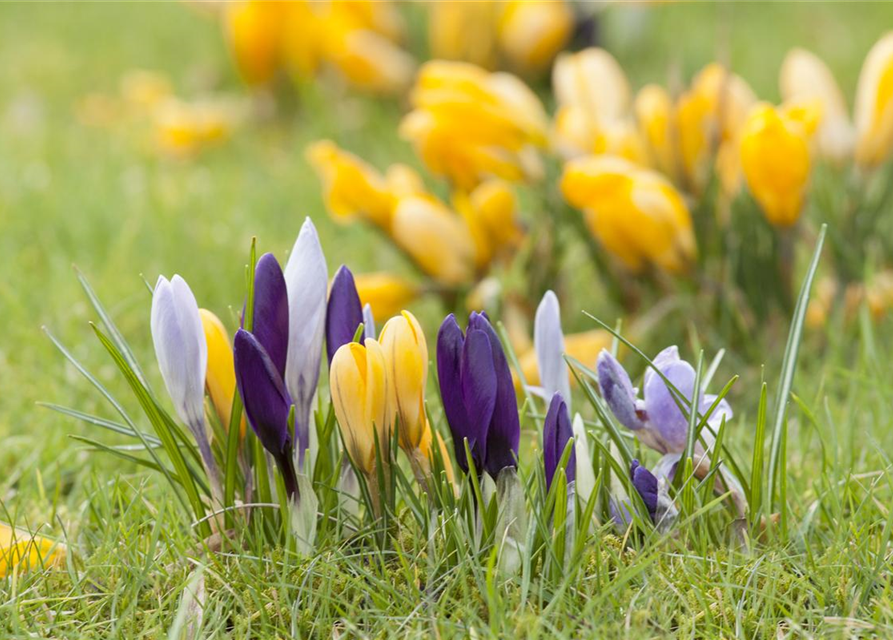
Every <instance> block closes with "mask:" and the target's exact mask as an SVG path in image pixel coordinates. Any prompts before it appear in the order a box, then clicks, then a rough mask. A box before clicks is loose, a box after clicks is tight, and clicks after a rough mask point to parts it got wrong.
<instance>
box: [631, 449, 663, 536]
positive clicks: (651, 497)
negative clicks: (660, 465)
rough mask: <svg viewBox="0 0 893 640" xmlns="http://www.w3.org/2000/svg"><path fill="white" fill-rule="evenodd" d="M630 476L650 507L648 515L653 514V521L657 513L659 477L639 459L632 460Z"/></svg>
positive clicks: (646, 504) (643, 499) (643, 500)
mask: <svg viewBox="0 0 893 640" xmlns="http://www.w3.org/2000/svg"><path fill="white" fill-rule="evenodd" d="M629 477H630V479H631V480H632V482H633V486H634V487H635V488H636V491H638V492H639V495H640V496H642V502H644V503H645V506H646V507H647V508H648V515H650V516H651V520H652V522H653V521H654V516H655V514H656V513H657V478H655V477H654V474H653V473H651V472H650V471H648V469H646V468H645V467H643V466H642V465H641V464H639V461H638V460H633V461H632V464H631V465H630V468H629Z"/></svg>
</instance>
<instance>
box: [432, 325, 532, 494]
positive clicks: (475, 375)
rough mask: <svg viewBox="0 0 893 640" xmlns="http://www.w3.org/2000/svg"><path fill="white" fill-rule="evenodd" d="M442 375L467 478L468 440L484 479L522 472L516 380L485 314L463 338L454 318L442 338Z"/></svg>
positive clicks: (444, 397)
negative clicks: (518, 468)
mask: <svg viewBox="0 0 893 640" xmlns="http://www.w3.org/2000/svg"><path fill="white" fill-rule="evenodd" d="M437 374H438V378H439V380H440V396H441V399H442V400H443V408H444V413H445V414H446V418H447V422H448V423H449V425H450V430H451V431H452V434H453V444H454V445H455V448H456V460H457V462H458V463H459V466H460V467H461V468H462V470H463V471H465V472H466V473H467V472H468V461H467V457H466V454H465V444H464V440H466V439H467V440H468V445H469V448H470V450H471V454H472V459H473V461H474V464H475V467H476V469H477V470H478V472H479V473H481V472H483V471H487V472H488V473H489V474H490V475H491V476H493V477H494V478H495V477H496V476H497V475H498V474H499V472H500V471H501V470H502V469H503V468H506V467H512V468H514V467H516V466H517V458H518V442H519V440H520V436H521V432H520V429H521V426H520V421H519V420H518V405H517V399H516V397H515V388H514V385H513V384H512V374H511V371H510V370H509V366H508V362H507V361H506V358H505V353H504V352H503V350H502V345H501V344H500V342H499V338H498V336H497V335H496V332H495V331H494V330H493V327H492V326H490V322H489V321H488V320H487V317H486V316H484V315H483V314H479V313H472V314H471V316H470V317H469V319H468V331H467V333H466V334H464V335H463V333H462V330H461V329H460V328H459V325H458V323H457V322H456V318H455V316H454V315H453V314H450V315H448V316H447V317H446V319H445V320H444V321H443V324H442V325H441V327H440V331H439V333H438V335H437Z"/></svg>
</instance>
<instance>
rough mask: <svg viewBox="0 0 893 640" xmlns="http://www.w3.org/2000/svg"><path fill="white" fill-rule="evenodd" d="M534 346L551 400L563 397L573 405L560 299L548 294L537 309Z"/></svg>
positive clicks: (544, 386)
mask: <svg viewBox="0 0 893 640" xmlns="http://www.w3.org/2000/svg"><path fill="white" fill-rule="evenodd" d="M533 344H534V349H535V351H536V362H537V369H538V370H539V383H540V387H542V390H543V392H544V393H545V396H546V397H547V398H551V397H552V395H553V394H555V393H559V394H561V397H562V399H563V400H564V401H565V402H570V397H571V388H570V380H569V378H568V376H569V375H570V374H569V372H568V369H567V363H566V362H565V361H564V354H565V349H564V332H563V331H562V330H561V308H560V306H559V304H558V296H556V295H555V293H554V292H553V291H547V292H546V294H545V295H544V296H543V299H542V300H541V301H540V304H539V306H538V307H537V309H536V318H535V320H534V324H533Z"/></svg>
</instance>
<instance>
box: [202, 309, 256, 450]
mask: <svg viewBox="0 0 893 640" xmlns="http://www.w3.org/2000/svg"><path fill="white" fill-rule="evenodd" d="M199 314H200V315H201V318H202V326H203V327H204V329H205V341H206V342H207V343H208V371H207V374H206V376H205V388H207V390H208V395H209V396H211V403H212V404H213V405H214V410H215V411H216V412H217V417H218V418H220V424H222V425H223V426H224V427H228V426H229V421H230V416H231V415H232V409H233V396H234V394H235V392H236V372H235V367H234V364H233V349H232V346H231V345H230V341H229V333H228V332H227V330H226V327H224V326H223V323H222V322H221V321H220V318H218V317H217V316H215V315H214V314H213V313H211V312H210V311H208V310H207V309H199ZM240 431H241V434H242V435H243V436H244V435H245V422H244V420H243V421H242V427H241V430H240Z"/></svg>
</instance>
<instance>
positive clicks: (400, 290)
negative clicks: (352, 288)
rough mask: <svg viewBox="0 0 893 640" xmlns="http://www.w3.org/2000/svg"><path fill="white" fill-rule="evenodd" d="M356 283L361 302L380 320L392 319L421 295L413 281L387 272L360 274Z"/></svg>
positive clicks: (356, 277)
mask: <svg viewBox="0 0 893 640" xmlns="http://www.w3.org/2000/svg"><path fill="white" fill-rule="evenodd" d="M354 281H355V283H356V285H357V293H359V294H360V302H362V303H363V305H368V306H369V307H370V308H371V311H372V313H374V314H375V315H376V316H377V317H379V318H390V317H391V316H394V315H396V314H398V313H400V310H401V309H403V308H405V307H406V306H407V305H408V304H409V303H410V302H412V301H413V300H415V298H416V297H417V296H418V295H419V293H420V291H419V287H418V286H417V285H416V284H415V283H413V282H412V281H410V280H407V279H406V278H403V277H401V276H398V275H395V274H393V273H387V272H385V271H379V272H376V273H360V274H357V275H356V276H355V278H354Z"/></svg>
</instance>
